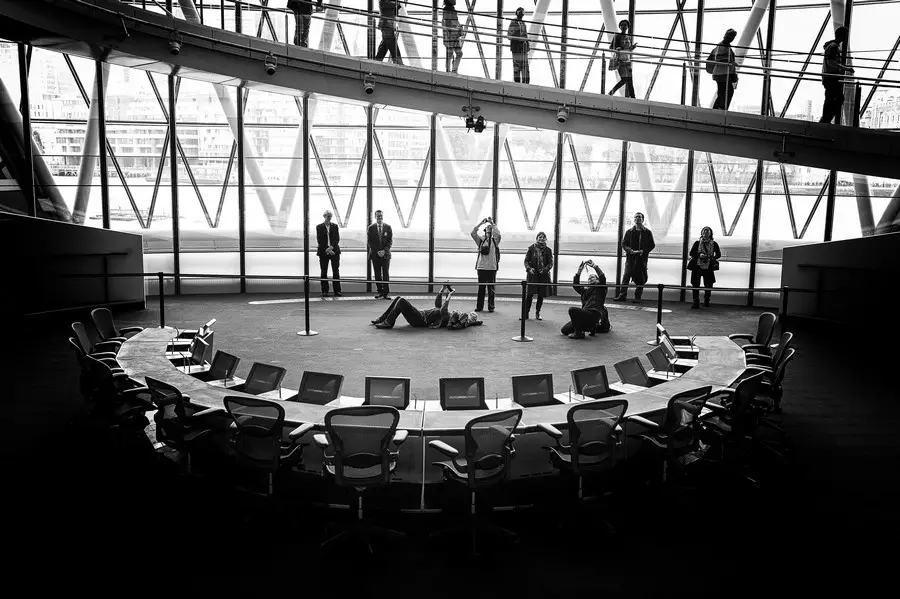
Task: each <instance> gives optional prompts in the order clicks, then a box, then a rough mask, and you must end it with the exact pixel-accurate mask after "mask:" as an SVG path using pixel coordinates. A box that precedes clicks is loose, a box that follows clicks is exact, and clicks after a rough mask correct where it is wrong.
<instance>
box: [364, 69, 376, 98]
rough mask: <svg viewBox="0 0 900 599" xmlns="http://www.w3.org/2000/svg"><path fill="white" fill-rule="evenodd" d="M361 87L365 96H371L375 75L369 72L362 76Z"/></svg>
mask: <svg viewBox="0 0 900 599" xmlns="http://www.w3.org/2000/svg"><path fill="white" fill-rule="evenodd" d="M363 89H364V90H365V92H366V95H367V96H371V95H372V94H373V93H375V77H374V76H373V75H372V73H369V74H368V75H366V76H365V77H364V78H363Z"/></svg>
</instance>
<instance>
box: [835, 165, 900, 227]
mask: <svg viewBox="0 0 900 599" xmlns="http://www.w3.org/2000/svg"><path fill="white" fill-rule="evenodd" d="M894 197H900V181H898V180H897V179H885V178H882V177H867V176H866V175H854V174H851V173H841V172H839V173H838V178H837V187H836V189H835V202H834V227H833V229H832V236H831V238H832V239H835V240H837V239H853V238H856V237H863V236H865V235H871V234H873V233H874V232H875V231H878V232H887V231H886V229H887V228H888V227H890V226H892V225H893V227H894V229H895V230H896V228H897V226H898V224H900V221H898V220H897V214H896V213H895V212H894V211H891V212H887V211H886V210H887V208H888V206H889V205H890V203H891V199H892V198H894ZM895 208H896V202H895ZM879 226H881V227H882V228H881V229H880V230H879V229H878V227H879Z"/></svg>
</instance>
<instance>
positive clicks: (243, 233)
mask: <svg viewBox="0 0 900 599" xmlns="http://www.w3.org/2000/svg"><path fill="white" fill-rule="evenodd" d="M200 6H203V4H202V3H201V5H200ZM237 120H238V126H237V132H238V137H237V163H238V172H237V179H238V252H239V255H240V267H239V274H240V275H241V285H240V292H241V293H247V198H246V194H245V188H244V89H243V88H242V87H239V88H238V89H237ZM292 166H293V164H292ZM223 185H225V186H226V187H227V186H228V179H227V178H226V179H225V181H224V183H223Z"/></svg>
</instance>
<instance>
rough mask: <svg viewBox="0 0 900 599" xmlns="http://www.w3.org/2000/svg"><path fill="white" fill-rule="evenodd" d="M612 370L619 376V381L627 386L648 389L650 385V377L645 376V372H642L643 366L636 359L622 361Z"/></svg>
mask: <svg viewBox="0 0 900 599" xmlns="http://www.w3.org/2000/svg"><path fill="white" fill-rule="evenodd" d="M614 368H615V369H616V373H617V374H618V375H619V380H620V381H622V382H623V383H625V384H627V385H637V386H638V387H649V386H650V384H651V383H650V377H648V376H647V371H646V370H644V365H643V364H641V361H640V359H638V358H628V359H627V360H622V361H621V362H618V363H616V364H615V365H614Z"/></svg>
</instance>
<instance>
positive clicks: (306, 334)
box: [297, 275, 319, 337]
mask: <svg viewBox="0 0 900 599" xmlns="http://www.w3.org/2000/svg"><path fill="white" fill-rule="evenodd" d="M303 312H304V315H303V317H304V319H305V321H306V328H305V329H304V330H302V331H298V332H297V334H298V335H300V336H302V337H312V336H314V335H318V334H319V333H318V332H317V331H313V330H312V329H310V328H309V275H304V276H303Z"/></svg>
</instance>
